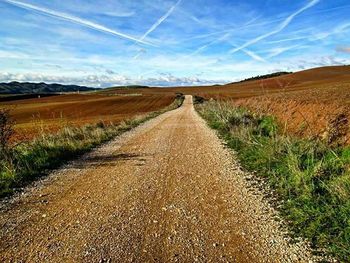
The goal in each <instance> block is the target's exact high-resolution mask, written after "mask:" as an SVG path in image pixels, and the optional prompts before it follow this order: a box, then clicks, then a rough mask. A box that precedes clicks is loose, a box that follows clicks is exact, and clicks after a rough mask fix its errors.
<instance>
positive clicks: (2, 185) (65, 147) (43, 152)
mask: <svg viewBox="0 0 350 263" xmlns="http://www.w3.org/2000/svg"><path fill="white" fill-rule="evenodd" d="M183 99H184V97H183V96H182V95H181V94H180V95H178V96H177V98H176V100H175V101H174V102H173V103H172V104H171V105H170V106H168V107H167V108H165V109H163V110H160V111H157V112H152V113H150V114H148V115H146V116H140V117H137V118H134V119H131V120H127V121H124V122H122V123H121V124H119V125H114V124H112V123H110V124H105V123H103V122H100V123H97V124H91V125H87V126H83V127H68V126H67V127H64V128H63V129H62V130H61V131H60V132H58V133H57V134H45V133H43V134H42V135H41V136H40V137H38V138H36V139H35V140H33V141H29V142H22V143H19V144H17V145H13V144H11V143H10V137H11V135H12V134H13V129H12V125H11V121H10V119H9V113H8V111H6V110H1V111H0V157H1V159H0V196H5V195H8V194H11V193H13V191H14V190H15V189H16V188H18V187H23V186H24V185H26V184H27V183H29V182H31V181H33V180H35V179H36V178H38V177H40V176H42V175H45V174H47V173H48V172H49V171H50V170H52V169H54V168H57V167H59V166H60V165H62V164H63V163H65V162H67V161H68V160H71V159H72V158H74V157H76V156H77V155H80V154H82V153H85V152H86V151H89V150H91V149H92V148H94V147H96V146H97V145H100V144H102V143H103V142H106V141H109V140H111V139H112V138H114V137H116V136H118V135H120V134H121V133H123V132H125V131H128V130H130V129H132V128H134V127H136V126H138V125H139V124H141V123H143V122H145V121H147V120H149V119H151V118H154V117H156V116H158V115H160V114H161V113H164V112H165V111H168V110H172V109H175V108H177V107H180V106H181V105H182V102H183Z"/></svg>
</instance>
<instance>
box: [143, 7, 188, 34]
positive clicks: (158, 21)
mask: <svg viewBox="0 0 350 263" xmlns="http://www.w3.org/2000/svg"><path fill="white" fill-rule="evenodd" d="M181 1H182V0H179V1H177V2H176V4H175V5H173V6H172V7H171V8H170V9H169V10H168V12H166V14H165V15H164V16H162V17H161V18H159V19H158V20H157V22H155V23H154V24H153V25H152V26H151V27H150V29H148V30H147V32H146V33H145V34H143V36H142V37H141V38H140V39H139V41H143V40H144V39H145V38H146V37H147V36H148V35H149V34H150V33H152V32H153V31H154V30H156V29H157V27H159V25H160V24H161V23H163V22H164V20H165V19H167V18H168V17H169V16H170V15H171V13H172V12H174V10H175V8H176V7H177V6H178V5H179V4H180V2H181Z"/></svg>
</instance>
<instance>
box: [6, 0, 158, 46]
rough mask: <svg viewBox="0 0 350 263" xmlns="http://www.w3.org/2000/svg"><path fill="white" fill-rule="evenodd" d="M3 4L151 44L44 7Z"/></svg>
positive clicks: (11, 2) (8, 1) (16, 2)
mask: <svg viewBox="0 0 350 263" xmlns="http://www.w3.org/2000/svg"><path fill="white" fill-rule="evenodd" d="M4 2H6V3H9V4H12V5H15V6H17V7H20V8H23V9H27V10H32V11H36V12H39V13H42V14H46V15H49V16H53V17H55V18H59V19H62V20H65V21H69V22H72V23H75V24H79V25H82V26H85V27H88V28H91V29H94V30H97V31H100V32H103V33H108V34H111V35H114V36H118V37H121V38H124V39H128V40H132V41H136V42H138V43H141V44H145V45H151V43H148V42H146V41H143V40H142V39H137V38H135V37H133V36H130V35H127V34H124V33H121V32H118V31H116V30H113V29H111V28H108V27H106V26H103V25H100V24H97V23H95V22H92V21H89V20H86V19H83V18H80V17H76V16H73V15H70V14H66V13H62V12H58V11H55V10H51V9H48V8H45V7H40V6H36V5H32V4H28V3H23V2H20V1H15V0H4Z"/></svg>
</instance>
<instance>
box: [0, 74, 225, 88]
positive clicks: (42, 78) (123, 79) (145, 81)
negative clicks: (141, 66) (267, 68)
mask: <svg viewBox="0 0 350 263" xmlns="http://www.w3.org/2000/svg"><path fill="white" fill-rule="evenodd" d="M11 81H19V82H46V83H61V84H77V85H84V86H91V87H111V86H122V85H148V86H190V85H191V86H192V85H206V84H221V83H226V82H229V81H227V80H210V79H201V78H198V77H196V76H191V77H176V76H174V75H172V74H160V75H159V76H157V77H149V78H144V77H139V78H131V77H129V76H125V75H119V74H108V75H103V74H102V75H93V74H91V75H82V76H62V75H44V74H40V73H9V72H0V82H11Z"/></svg>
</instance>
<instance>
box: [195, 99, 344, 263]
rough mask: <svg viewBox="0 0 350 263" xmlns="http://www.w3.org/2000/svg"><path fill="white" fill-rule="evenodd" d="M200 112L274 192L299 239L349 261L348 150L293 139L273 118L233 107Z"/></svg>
mask: <svg viewBox="0 0 350 263" xmlns="http://www.w3.org/2000/svg"><path fill="white" fill-rule="evenodd" d="M196 109H197V110H198V112H199V113H200V115H201V116H202V117H203V118H204V119H205V120H206V121H207V122H208V124H209V125H210V126H211V127H212V128H214V129H216V130H218V132H219V134H220V135H221V136H222V137H223V138H224V139H225V140H226V142H227V144H228V146H229V147H231V148H232V149H234V150H235V151H236V152H237V155H238V157H239V159H240V161H241V164H242V166H243V167H244V168H245V169H247V170H249V171H254V172H255V174H256V175H257V176H260V177H263V178H265V180H266V181H267V182H268V183H269V184H270V186H271V187H272V188H273V189H274V190H275V192H276V194H277V196H278V197H279V199H280V200H281V206H280V209H281V213H282V215H283V216H284V217H285V218H286V219H287V221H288V222H290V225H291V228H292V230H293V232H294V233H295V234H297V235H298V236H303V237H306V238H307V239H308V240H310V242H311V243H312V245H313V246H315V247H317V248H323V249H326V250H327V251H328V252H329V253H330V254H332V255H333V256H335V257H336V258H337V259H339V260H341V261H342V262H343V261H346V262H348V261H349V260H350V148H349V147H340V146H330V145H328V144H327V143H326V142H323V141H320V140H310V139H300V138H294V137H291V136H288V135H287V134H284V132H283V129H281V128H280V126H279V125H278V123H277V122H276V120H275V119H274V118H273V117H271V116H261V115H256V114H254V113H251V112H249V111H247V110H246V109H243V108H235V107H234V106H232V104H228V103H223V102H221V103H220V102H215V101H210V102H204V103H201V104H197V105H196ZM325 141H326V140H325Z"/></svg>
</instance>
